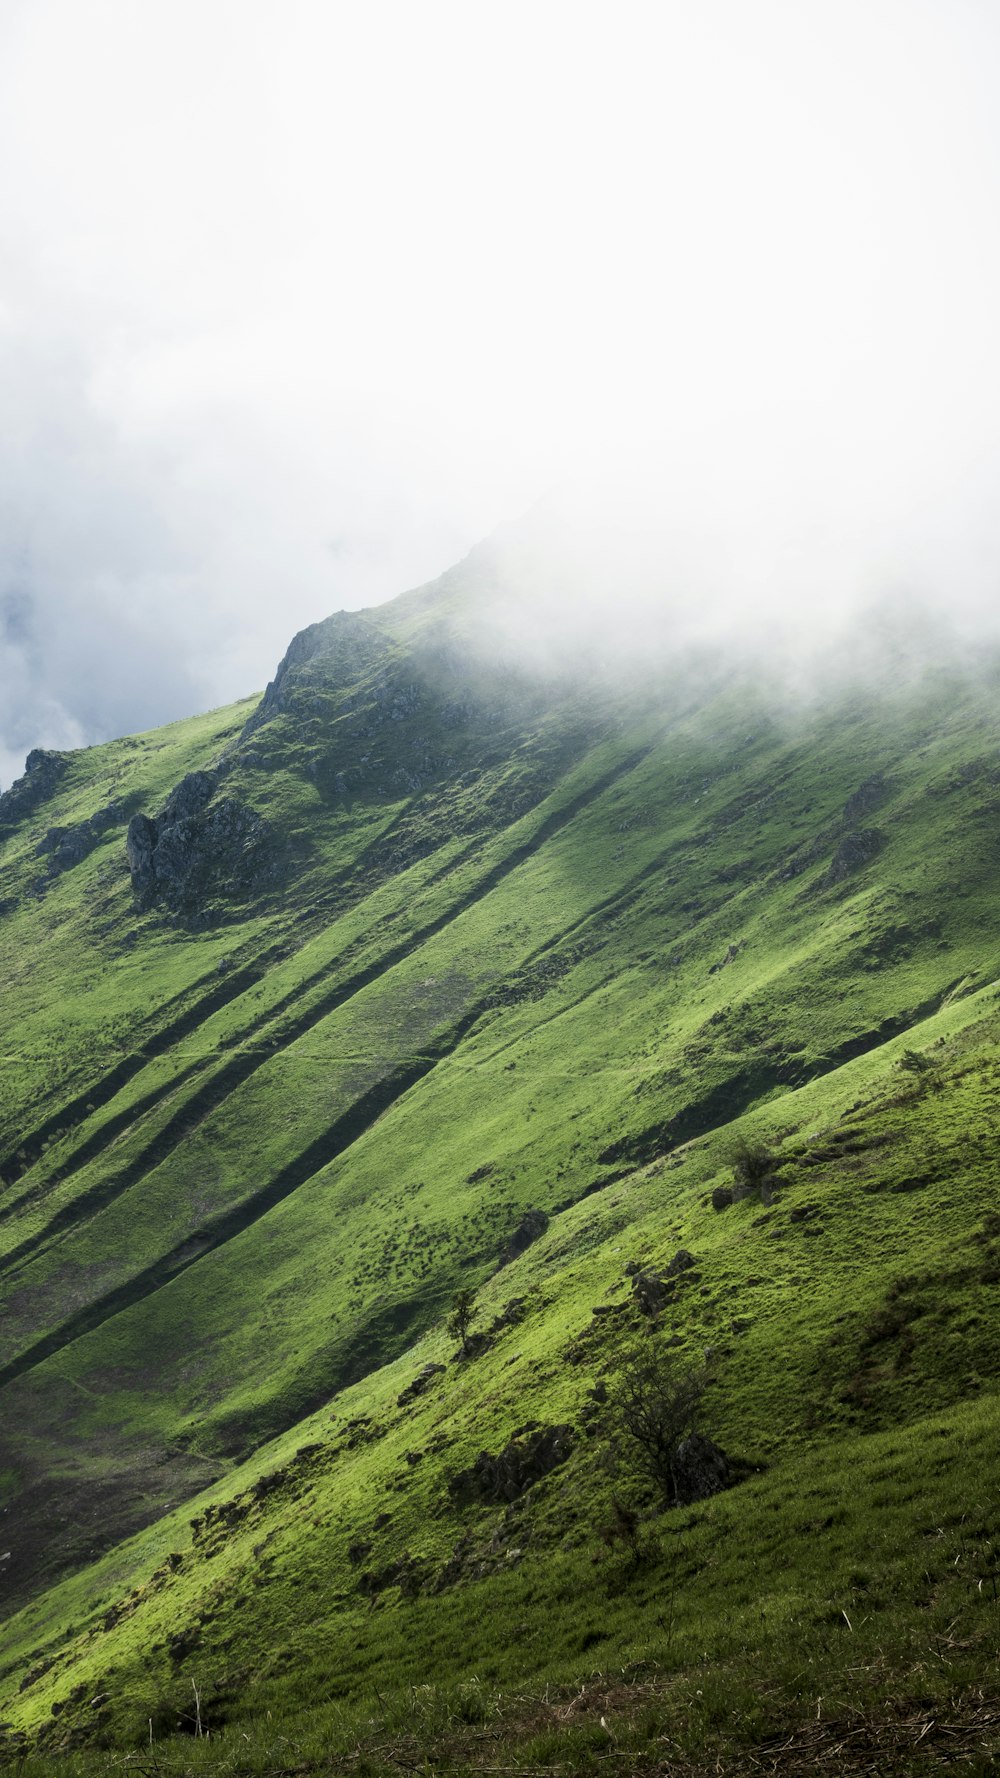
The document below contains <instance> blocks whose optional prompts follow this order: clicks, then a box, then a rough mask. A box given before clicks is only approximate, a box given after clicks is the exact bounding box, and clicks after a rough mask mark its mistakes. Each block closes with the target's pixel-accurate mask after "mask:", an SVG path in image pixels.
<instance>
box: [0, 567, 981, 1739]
mask: <svg viewBox="0 0 1000 1778" xmlns="http://www.w3.org/2000/svg"><path fill="white" fill-rule="evenodd" d="M502 594H503V587H502V576H501V574H500V570H499V568H498V566H497V561H496V558H495V556H494V555H493V554H492V553H491V550H490V548H489V547H488V546H484V547H483V548H482V549H480V550H479V551H476V552H474V553H473V555H472V556H471V557H470V558H469V560H468V561H467V562H466V563H464V564H462V565H461V566H460V567H459V568H457V569H455V570H452V571H451V573H450V574H449V575H446V576H445V577H443V579H442V580H441V581H440V582H437V583H435V584H434V585H433V586H431V587H429V588H425V589H421V591H420V592H418V593H416V594H410V595H407V596H406V597H404V598H403V599H401V600H397V601H395V602H394V603H393V604H390V605H387V606H384V607H380V608H378V609H375V610H371V611H368V612H364V613H360V614H356V613H340V614H338V615H337V616H335V617H332V618H329V619H327V620H326V621H325V622H324V623H323V624H320V625H316V626H314V627H313V628H312V629H311V630H310V631H306V632H304V633H303V635H302V636H300V637H298V638H296V639H295V641H294V642H293V643H292V645H291V647H290V649H289V652H288V655H287V656H286V658H285V661H284V662H283V663H282V665H281V667H280V669H279V671H278V673H277V674H276V678H275V681H274V682H273V684H272V685H271V686H270V687H269V688H268V691H267V693H266V694H265V696H264V697H263V699H259V698H254V699H250V700H247V701H246V702H244V703H242V704H240V705H236V706H233V707H232V708H230V709H226V710H222V711H217V712H213V713H211V714H210V715H208V716H205V717H201V718H198V719H196V720H193V721H189V722H180V723H176V724H174V725H172V726H171V727H169V728H165V729H160V730H157V731H154V732H152V733H149V734H146V735H140V736H138V737H132V738H130V739H127V740H123V741H117V742H113V743H109V744H108V745H104V746H97V747H92V748H88V749H86V750H84V751H82V752H78V753H72V754H65V755H59V754H38V755H33V756H31V758H30V759H29V762H28V770H27V771H26V773H25V776H24V777H23V778H22V779H21V780H19V781H18V783H17V784H16V785H14V786H13V787H12V788H11V789H10V790H9V791H8V792H7V793H6V794H5V795H4V796H2V797H0V968H2V971H3V981H4V995H3V1012H4V1035H3V1052H4V1068H3V1074H2V1077H0V1081H2V1085H0V1179H2V1182H3V1183H2V1189H0V1577H2V1578H0V1585H2V1596H3V1613H4V1618H5V1623H4V1638H3V1650H2V1654H0V1720H2V1723H3V1725H4V1734H3V1735H2V1736H0V1746H3V1747H5V1748H6V1750H7V1752H8V1753H9V1755H10V1757H11V1758H12V1759H13V1760H16V1761H17V1762H18V1763H19V1765H21V1764H23V1763H24V1761H25V1759H26V1758H27V1759H28V1765H27V1767H26V1768H25V1769H26V1770H32V1769H34V1762H36V1761H40V1762H43V1763H44V1762H45V1761H48V1760H51V1759H52V1758H53V1757H55V1756H57V1755H58V1756H59V1759H60V1762H61V1763H60V1769H63V1770H65V1769H66V1764H67V1762H69V1763H72V1764H73V1765H74V1767H76V1766H79V1767H80V1768H81V1769H82V1770H86V1771H90V1770H92V1769H105V1768H106V1767H107V1765H108V1762H109V1761H110V1762H111V1763H114V1762H116V1761H118V1762H119V1763H120V1760H121V1758H122V1757H123V1756H124V1755H125V1754H126V1753H128V1752H130V1750H131V1751H133V1752H135V1753H136V1757H138V1750H140V1749H145V1756H146V1758H147V1759H149V1760H152V1761H153V1762H154V1763H153V1764H152V1765H151V1766H150V1767H149V1769H150V1770H154V1771H157V1772H159V1771H161V1770H169V1771H175V1770H176V1771H178V1772H179V1771H181V1770H183V1771H188V1770H192V1771H200V1770H201V1769H202V1768H203V1767H204V1768H205V1769H206V1770H207V1769H209V1768H211V1769H212V1770H213V1771H214V1770H216V1769H220V1770H221V1769H225V1770H226V1771H231V1772H237V1771H243V1770H246V1771H262V1772H263V1771H277V1770H281V1771H287V1772H306V1771H312V1770H314V1769H315V1770H317V1771H318V1770H338V1771H339V1770H344V1771H351V1772H358V1773H361V1772H364V1771H368V1772H372V1773H375V1772H382V1771H385V1772H389V1771H395V1772H398V1771H400V1770H402V1769H409V1770H424V1769H428V1770H429V1769H432V1768H433V1769H435V1770H444V1771H456V1772H457V1771H466V1770H469V1769H482V1770H484V1771H486V1770H490V1771H493V1770H519V1769H523V1770H524V1771H541V1770H544V1771H570V1770H574V1771H575V1770H582V1769H587V1768H588V1767H589V1765H590V1764H600V1763H604V1764H608V1763H611V1764H613V1765H614V1766H615V1769H616V1770H627V1771H632V1770H634V1771H636V1772H646V1771H649V1772H653V1771H668V1770H669V1771H692V1772H693V1771H701V1770H705V1771H711V1770H715V1769H716V1766H715V1760H716V1757H717V1754H718V1752H719V1750H720V1749H724V1750H726V1753H727V1757H731V1758H732V1759H734V1760H736V1759H739V1760H740V1761H743V1762H745V1763H744V1764H739V1765H736V1764H734V1765H733V1766H732V1768H731V1769H733V1770H740V1771H742V1770H744V1769H745V1770H747V1771H751V1770H760V1771H765V1770H767V1771H770V1770H775V1771H777V1770H782V1771H789V1770H798V1769H804V1768H805V1767H806V1766H807V1765H808V1764H809V1762H810V1761H812V1762H813V1763H814V1764H815V1763H817V1762H822V1761H828V1762H831V1761H839V1765H835V1764H830V1766H829V1769H831V1770H833V1769H838V1770H858V1771H868V1770H886V1769H898V1770H914V1771H917V1770H923V1769H924V1768H925V1767H928V1768H929V1767H930V1766H933V1765H935V1764H936V1763H942V1762H944V1761H945V1760H946V1759H947V1758H951V1757H954V1758H956V1759H957V1758H959V1757H961V1761H962V1762H964V1763H963V1770H982V1771H986V1770H988V1769H992V1768H991V1765H990V1761H991V1758H992V1746H993V1742H994V1740H995V1737H996V1730H997V1726H998V1725H1000V1685H998V1683H997V1666H996V1663H997V1659H998V1654H1000V1606H998V1596H1000V1595H998V1585H1000V1554H998V1552H1000V1494H998V1489H997V1482H996V1476H997V1459H998V1455H1000V1412H998V1409H1000V1402H998V1376H1000V1193H998V1187H997V1179H998V1163H1000V1131H998V1125H997V1117H996V1090H997V1073H998V1065H997V1061H996V1054H997V1052H996V1038H997V1034H998V1030H1000V1005H998V1000H1000V923H998V920H997V873H998V867H1000V703H998V698H997V690H998V686H1000V660H998V659H995V658H993V657H990V656H986V655H984V657H983V658H982V659H980V660H979V661H978V662H977V663H976V666H975V669H974V670H973V669H972V668H971V667H969V666H968V664H966V663H959V662H958V661H957V659H956V658H955V657H954V656H952V655H951V654H949V652H948V651H947V649H945V648H943V647H942V646H940V644H939V643H938V642H937V641H934V646H933V647H923V646H917V645H916V644H915V641H914V637H913V635H912V630H911V632H910V633H907V632H906V630H905V629H902V630H900V629H897V630H893V629H892V627H891V626H888V627H885V628H883V630H882V631H881V632H880V633H879V635H878V640H877V645H876V643H875V642H871V643H870V646H869V649H868V657H867V658H866V660H865V665H864V669H863V670H862V669H861V668H860V667H859V666H858V665H857V663H852V664H851V668H850V670H846V667H845V663H844V662H843V661H841V662H838V663H837V668H836V670H835V671H834V670H832V669H831V670H830V671H829V672H827V673H825V674H823V673H817V674H814V675H811V677H810V683H809V689H808V692H807V693H806V692H803V691H801V689H800V690H799V691H797V692H796V691H795V690H794V680H790V679H789V677H788V670H787V669H782V670H779V668H778V667H777V666H775V667H774V668H773V670H772V669H771V668H770V667H769V666H768V664H767V662H766V660H764V659H762V658H755V659H749V658H730V657H727V656H726V654H725V652H724V651H721V652H719V653H718V654H716V655H714V656H711V657H706V656H704V655H702V656H697V655H696V654H695V653H694V651H693V650H683V649H680V648H679V647H678V649H677V651H676V652H673V651H671V649H670V648H669V647H652V646H650V648H649V649H648V650H647V651H646V653H647V655H648V658H647V659H646V660H645V662H644V663H643V664H642V665H641V667H640V665H639V663H638V661H637V660H633V662H632V664H631V665H629V664H628V663H627V662H626V661H625V659H624V658H622V657H621V656H619V657H618V658H617V664H616V666H615V668H614V670H611V669H608V670H606V671H603V672H602V671H599V670H598V669H597V667H596V665H594V663H593V662H592V663H591V664H590V665H589V666H587V665H586V664H585V663H584V662H583V661H582V660H581V659H580V658H579V656H577V657H576V658H575V661H574V665H573V667H572V669H571V668H570V665H569V662H568V659H567V660H566V661H559V660H558V659H555V658H553V657H552V655H551V653H549V654H547V655H546V657H545V665H544V669H543V668H541V667H539V668H537V669H531V668H529V666H528V665H526V664H524V663H523V662H519V660H518V657H517V654H516V651H504V650H503V649H497V648H496V647H495V645H494V642H492V641H490V642H484V640H483V637H484V636H486V637H489V636H490V635H491V634H495V633H493V632H490V630H489V628H488V626H486V627H484V626H483V625H482V623H481V618H482V615H483V613H484V612H486V613H488V612H489V611H490V610H491V609H494V608H495V602H496V601H497V599H498V598H500V597H502ZM933 640H934V639H932V641H933ZM642 652H643V651H642V649H640V650H639V651H638V653H639V655H641V654H642ZM741 1144H742V1147H741ZM747 1144H749V1145H750V1147H749V1149H748V1148H747ZM755 1147H756V1150H757V1151H759V1156H762V1157H763V1158H762V1160H761V1162H760V1165H758V1168H757V1173H756V1175H755V1176H754V1177H750V1174H752V1172H753V1170H752V1168H751V1169H750V1174H748V1170H747V1169H748V1163H747V1159H746V1156H747V1154H748V1153H750V1154H751V1155H752V1153H753V1152H754V1148H755ZM741 1157H742V1158H741ZM741 1169H742V1171H741ZM761 1176H763V1177H761ZM741 1180H742V1182H743V1183H742V1188H741ZM734 1186H735V1188H736V1189H735V1191H734V1190H733V1188H734ZM730 1198H732V1201H729V1199H730ZM677 1255H680V1256H681V1257H680V1258H679V1260H678V1261H677V1263H676V1264H675V1265H674V1266H673V1269H671V1263H672V1262H673V1261H674V1259H675V1256H677ZM465 1287H468V1288H471V1289H472V1290H474V1291H475V1293H476V1297H475V1307H476V1318H475V1320H474V1322H473V1328H474V1332H473V1335H472V1338H471V1341H470V1348H469V1351H468V1352H467V1353H465V1354H463V1353H462V1351H461V1350H460V1348H459V1345H458V1343H457V1340H456V1338H455V1336H454V1335H452V1334H449V1333H448V1331H447V1329H446V1322H447V1319H448V1314H449V1310H450V1308H451V1306H452V1304H453V1301H454V1299H455V1296H456V1293H457V1292H458V1291H459V1290H460V1289H461V1288H465ZM637 1353H638V1354H643V1355H645V1356H646V1357H648V1356H649V1355H651V1354H652V1355H654V1357H655V1358H656V1361H657V1363H658V1364H659V1365H660V1367H661V1371H662V1374H664V1375H666V1367H667V1366H668V1365H670V1364H671V1363H672V1364H673V1369H674V1374H675V1375H678V1376H682V1377H686V1376H691V1375H693V1374H695V1373H699V1374H702V1375H703V1380H704V1402H703V1409H702V1421H701V1425H702V1428H703V1432H704V1434H705V1435H706V1436H710V1438H711V1440H712V1441H713V1443H714V1444H715V1445H717V1446H718V1448H719V1449H720V1450H721V1452H722V1453H724V1454H725V1458H726V1459H728V1473H727V1477H726V1479H727V1481H728V1483H729V1484H730V1485H728V1486H726V1487H725V1488H724V1489H722V1490H721V1491H719V1492H716V1493H712V1494H711V1495H710V1496H707V1497H704V1498H694V1499H689V1500H687V1501H686V1502H685V1503H684V1504H675V1505H665V1504H664V1501H663V1499H661V1498H659V1497H658V1494H657V1489H656V1487H655V1486H651V1485H650V1484H649V1482H648V1480H647V1481H645V1482H644V1481H643V1479H642V1478H641V1476H640V1475H639V1474H638V1473H637V1472H636V1470H635V1467H634V1462H633V1459H634V1457H635V1454H636V1451H635V1446H634V1444H633V1443H631V1442H630V1441H629V1440H628V1438H627V1436H623V1435H622V1432H621V1428H620V1408H621V1401H622V1391H623V1387H624V1385H623V1380H622V1371H623V1366H626V1365H627V1363H628V1361H629V1357H630V1355H633V1356H634V1355H635V1354H637ZM430 1366H434V1367H437V1368H434V1369H426V1368H425V1367H430ZM414 1384H415V1385H416V1386H415V1387H414ZM551 1429H557V1430H556V1431H552V1430H551ZM550 1432H551V1436H550ZM512 1440H513V1441H514V1443H513V1445H512V1444H511V1441H512ZM481 1452H488V1453H490V1455H491V1457H493V1458H497V1459H501V1460H502V1461H501V1466H500V1469H499V1470H497V1468H496V1465H494V1467H493V1468H492V1469H489V1475H490V1476H491V1477H493V1480H492V1481H489V1482H488V1483H487V1482H484V1481H483V1476H484V1475H485V1474H486V1470H485V1469H483V1468H482V1466H480V1469H479V1470H475V1471H474V1466H475V1461H476V1459H477V1456H478V1454H479V1453H481ZM505 1453H506V1456H504V1454H505ZM504 1463H506V1468H504ZM519 1465H520V1468H518V1466H519ZM488 1468H489V1466H487V1469H488ZM466 1471H469V1472H470V1474H465V1473H464V1472H466ZM473 1471H474V1473H472V1472H473ZM515 1472H516V1473H515ZM498 1474H499V1475H500V1476H501V1481H500V1482H499V1483H498V1482H497V1480H496V1477H497V1475H498ZM477 1478H478V1479H477ZM616 1503H617V1504H616ZM616 1514H617V1518H616ZM623 1514H624V1518H625V1519H628V1520H630V1522H631V1523H632V1531H631V1533H630V1537H631V1542H629V1538H628V1537H624V1536H623V1535H618V1536H617V1537H616V1535H615V1530H616V1527H617V1532H618V1533H619V1534H621V1533H622V1523H623ZM928 1723H929V1724H930V1725H931V1726H930V1727H929V1728H928V1727H927V1726H926V1725H927V1724H928ZM206 1729H208V1730H209V1731H210V1733H209V1734H208V1735H207V1736H206V1734H205V1733H204V1731H205V1730H206ZM838 1737H839V1739H838ZM949 1737H950V1739H949ZM786 1744H787V1747H788V1748H789V1749H791V1752H790V1753H788V1754H787V1756H786V1755H785V1754H781V1755H780V1758H779V1754H778V1751H777V1750H778V1749H780V1748H781V1747H783V1746H785V1745H786ZM814 1756H815V1757H814ZM768 1760H770V1761H771V1763H770V1764H768V1763H767V1762H768ZM782 1760H783V1761H784V1763H783V1764H782V1763H781V1761H782ZM795 1760H799V1761H800V1764H799V1765H795V1764H794V1761H795ZM865 1761H868V1762H869V1763H867V1764H866V1763H865ZM670 1762H673V1763H672V1764H671V1763H670ZM755 1762H756V1763H755ZM145 1769H146V1767H143V1770H145ZM727 1769H729V1768H727Z"/></svg>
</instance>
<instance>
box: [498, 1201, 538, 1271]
mask: <svg viewBox="0 0 1000 1778" xmlns="http://www.w3.org/2000/svg"><path fill="white" fill-rule="evenodd" d="M548 1226H549V1219H548V1217H547V1216H546V1214H545V1211H544V1210H526V1211H525V1212H524V1215H523V1216H522V1218H521V1220H520V1222H519V1223H518V1225H517V1228H516V1229H515V1230H514V1233H513V1234H512V1235H511V1236H509V1238H508V1239H507V1240H506V1241H505V1242H504V1243H503V1245H502V1247H501V1249H500V1252H501V1264H502V1265H506V1264H507V1263H508V1262H509V1261H510V1260H512V1259H517V1257H518V1255H519V1254H522V1253H525V1252H526V1251H527V1249H528V1248H529V1247H530V1246H531V1244H532V1242H534V1241H537V1240H538V1238H539V1236H540V1235H544V1233H545V1231H546V1229H547V1228H548Z"/></svg>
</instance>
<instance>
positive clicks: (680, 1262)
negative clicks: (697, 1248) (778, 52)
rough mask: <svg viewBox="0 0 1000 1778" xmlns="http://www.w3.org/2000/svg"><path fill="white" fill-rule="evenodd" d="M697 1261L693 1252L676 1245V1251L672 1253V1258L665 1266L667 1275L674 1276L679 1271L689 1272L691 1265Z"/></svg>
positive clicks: (676, 1275)
mask: <svg viewBox="0 0 1000 1778" xmlns="http://www.w3.org/2000/svg"><path fill="white" fill-rule="evenodd" d="M697 1263H698V1262H697V1260H696V1259H695V1257H694V1254H693V1253H689V1252H688V1250H687V1248H686V1247H678V1249H677V1252H676V1253H675V1254H674V1257H673V1259H672V1260H671V1261H670V1264H669V1265H668V1267H667V1277H668V1278H676V1277H678V1276H679V1274H680V1273H681V1272H690V1270H691V1268H692V1266H695V1265H697Z"/></svg>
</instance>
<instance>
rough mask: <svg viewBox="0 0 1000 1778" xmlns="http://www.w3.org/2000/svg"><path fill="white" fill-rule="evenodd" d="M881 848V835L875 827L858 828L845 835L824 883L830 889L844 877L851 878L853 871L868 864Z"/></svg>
mask: <svg viewBox="0 0 1000 1778" xmlns="http://www.w3.org/2000/svg"><path fill="white" fill-rule="evenodd" d="M881 847H882V835H881V833H880V832H879V830H878V828H877V827H859V828H856V829H855V830H854V831H853V832H852V833H845V835H844V837H843V839H842V840H841V842H840V845H839V846H838V847H837V850H836V852H835V853H834V855H833V859H832V861H831V864H830V868H829V870H828V871H827V873H826V882H827V884H828V885H830V886H831V887H832V885H833V884H835V883H842V882H843V881H844V879H845V877H851V876H853V875H854V873H855V871H858V870H861V868H862V867H863V866H864V865H866V864H870V863H871V861H872V859H873V858H874V857H875V856H876V855H877V853H878V852H879V851H880V850H881Z"/></svg>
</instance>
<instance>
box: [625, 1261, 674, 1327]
mask: <svg viewBox="0 0 1000 1778" xmlns="http://www.w3.org/2000/svg"><path fill="white" fill-rule="evenodd" d="M673 1290H674V1287H673V1284H672V1283H671V1282H670V1281H669V1279H667V1278H665V1277H664V1276H663V1273H662V1272H654V1271H652V1270H651V1269H650V1270H647V1271H643V1272H636V1273H635V1275H634V1277H633V1279H632V1295H633V1297H634V1298H635V1303H636V1307H637V1308H638V1309H640V1310H641V1312H642V1314H643V1315H650V1316H653V1315H658V1314H659V1313H660V1310H661V1309H662V1308H663V1305H664V1304H665V1302H666V1301H667V1299H668V1297H670V1296H672V1295H673Z"/></svg>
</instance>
